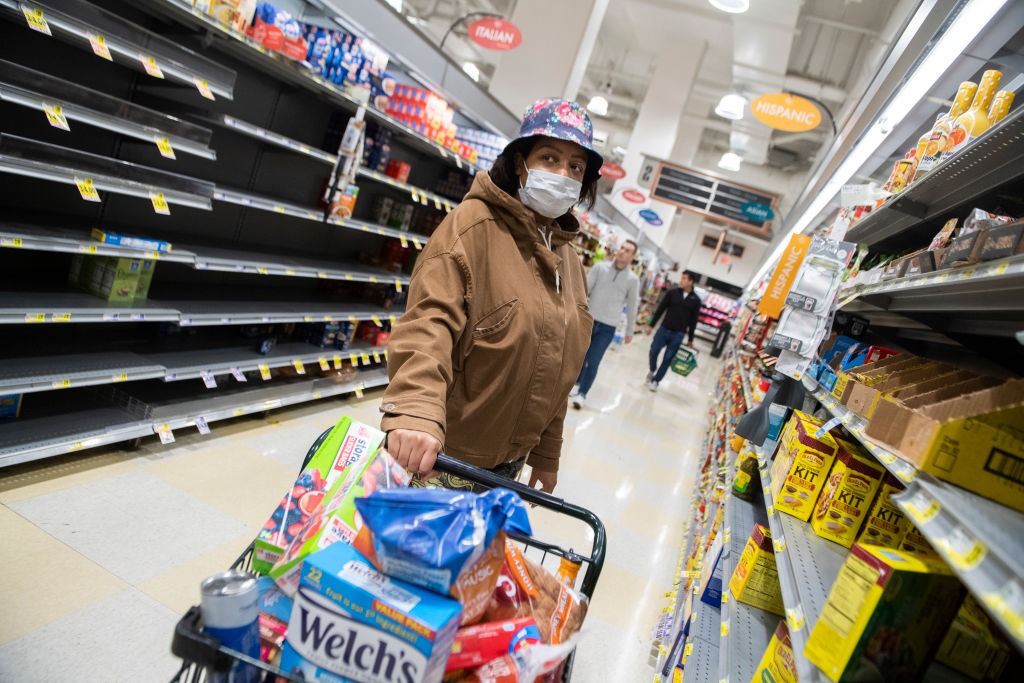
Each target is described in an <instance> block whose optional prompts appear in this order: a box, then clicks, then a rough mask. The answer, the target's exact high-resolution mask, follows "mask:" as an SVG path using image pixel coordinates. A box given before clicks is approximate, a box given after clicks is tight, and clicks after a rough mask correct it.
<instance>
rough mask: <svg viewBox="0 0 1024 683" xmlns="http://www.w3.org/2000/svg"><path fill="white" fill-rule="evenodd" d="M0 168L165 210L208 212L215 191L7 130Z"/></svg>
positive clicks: (180, 177) (174, 175)
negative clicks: (86, 186) (87, 187)
mask: <svg viewBox="0 0 1024 683" xmlns="http://www.w3.org/2000/svg"><path fill="white" fill-rule="evenodd" d="M0 172H3V173H12V174H15V175H21V176H27V177H30V178H38V179H39V180H48V181H51V182H55V183H62V184H65V185H72V186H75V187H78V188H79V192H81V193H82V194H83V195H84V194H85V193H86V190H85V189H84V188H83V185H84V184H85V182H84V181H88V184H90V185H91V186H92V187H93V188H94V190H102V191H106V192H113V193H116V194H122V195H127V196H130V197H139V198H142V199H145V200H148V201H151V202H153V207H154V210H158V211H159V210H162V211H163V212H164V213H168V212H170V211H171V210H172V209H173V207H174V206H175V205H180V206H189V207H192V208H195V209H204V210H206V211H209V210H210V209H211V208H212V204H211V201H210V200H211V198H212V197H213V194H214V185H213V183H210V182H207V181H205V180H199V179H198V178H191V177H188V176H184V175H179V174H177V173H168V172H166V171H159V170H157V169H155V168H149V167H147V166H140V165H138V164H132V163H129V162H127V161H121V160H119V159H112V158H110V157H104V156H100V155H98V154H89V153H88V152H80V151H78V150H74V149H69V148H66V147H60V146H59V145H51V144H48V143H45V142H38V141H36V140H30V139H28V138H23V137H19V136H17V135H10V134H8V133H2V134H0ZM158 207H160V208H158Z"/></svg>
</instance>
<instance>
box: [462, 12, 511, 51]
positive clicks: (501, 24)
mask: <svg viewBox="0 0 1024 683" xmlns="http://www.w3.org/2000/svg"><path fill="white" fill-rule="evenodd" d="M469 39H470V40H472V41H473V42H474V43H476V44H477V45H479V46H480V47H485V48H487V49H488V50H514V49H515V48H517V47H519V43H521V42H523V32H522V31H520V30H519V27H518V26H516V25H515V24H513V23H512V22H511V21H506V20H504V19H502V18H500V17H486V18H484V19H477V20H476V21H474V22H473V23H472V24H470V25H469Z"/></svg>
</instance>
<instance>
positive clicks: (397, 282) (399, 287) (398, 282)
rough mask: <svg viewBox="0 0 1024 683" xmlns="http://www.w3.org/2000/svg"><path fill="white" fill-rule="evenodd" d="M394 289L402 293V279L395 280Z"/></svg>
mask: <svg viewBox="0 0 1024 683" xmlns="http://www.w3.org/2000/svg"><path fill="white" fill-rule="evenodd" d="M395 291H396V292H398V293H399V294H401V293H402V281H401V280H395Z"/></svg>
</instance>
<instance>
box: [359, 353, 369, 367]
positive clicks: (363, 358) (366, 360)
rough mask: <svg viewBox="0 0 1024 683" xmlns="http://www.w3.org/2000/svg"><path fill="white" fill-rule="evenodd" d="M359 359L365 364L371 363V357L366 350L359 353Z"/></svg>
mask: <svg viewBox="0 0 1024 683" xmlns="http://www.w3.org/2000/svg"><path fill="white" fill-rule="evenodd" d="M359 360H361V361H362V362H363V365H369V364H370V357H369V356H368V355H366V352H365V351H363V352H362V353H360V354H359Z"/></svg>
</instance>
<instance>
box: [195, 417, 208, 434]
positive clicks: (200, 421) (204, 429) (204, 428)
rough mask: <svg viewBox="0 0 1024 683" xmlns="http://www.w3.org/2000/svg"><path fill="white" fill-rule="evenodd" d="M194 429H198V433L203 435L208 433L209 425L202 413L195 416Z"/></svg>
mask: <svg viewBox="0 0 1024 683" xmlns="http://www.w3.org/2000/svg"><path fill="white" fill-rule="evenodd" d="M196 429H198V430H199V433H200V434H203V435H205V434H209V433H210V425H209V424H207V422H206V418H205V417H203V416H202V415H200V416H199V417H197V418H196Z"/></svg>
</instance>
